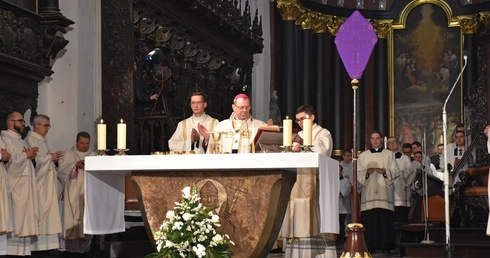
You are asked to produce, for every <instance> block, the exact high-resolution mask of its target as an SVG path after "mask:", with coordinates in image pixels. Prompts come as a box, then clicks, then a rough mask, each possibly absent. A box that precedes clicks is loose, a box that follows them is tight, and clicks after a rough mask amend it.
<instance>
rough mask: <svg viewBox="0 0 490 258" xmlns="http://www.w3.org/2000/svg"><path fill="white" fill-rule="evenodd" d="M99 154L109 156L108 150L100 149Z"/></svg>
mask: <svg viewBox="0 0 490 258" xmlns="http://www.w3.org/2000/svg"><path fill="white" fill-rule="evenodd" d="M97 156H107V150H98V153H97Z"/></svg>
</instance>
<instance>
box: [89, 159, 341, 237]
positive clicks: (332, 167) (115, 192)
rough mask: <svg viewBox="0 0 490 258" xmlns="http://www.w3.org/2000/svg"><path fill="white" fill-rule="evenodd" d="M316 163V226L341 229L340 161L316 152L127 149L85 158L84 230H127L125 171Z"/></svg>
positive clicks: (95, 232) (292, 166)
mask: <svg viewBox="0 0 490 258" xmlns="http://www.w3.org/2000/svg"><path fill="white" fill-rule="evenodd" d="M297 168H317V169H318V173H319V188H320V193H319V195H320V199H319V200H320V216H321V218H320V221H321V222H320V232H322V233H334V234H337V233H338V232H339V220H338V198H339V165H338V162H337V161H335V160H333V159H331V158H330V157H327V156H325V155H323V154H319V153H254V154H209V155H129V156H90V157H86V158H85V171H86V173H85V211H84V233H85V234H92V235H103V234H112V233H118V232H124V231H125V224H124V193H125V189H124V188H125V184H124V182H125V181H124V180H125V178H124V177H125V176H129V175H131V172H137V171H150V172H151V171H155V172H165V171H172V172H175V171H209V170H237V171H244V170H259V169H260V170H264V169H282V170H290V171H296V169H297Z"/></svg>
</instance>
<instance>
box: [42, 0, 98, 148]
mask: <svg viewBox="0 0 490 258" xmlns="http://www.w3.org/2000/svg"><path fill="white" fill-rule="evenodd" d="M99 6H100V1H99V0H91V1H77V0H65V1H60V9H61V10H62V13H63V14H64V15H65V16H66V17H69V18H70V19H72V20H73V21H74V22H75V24H73V25H72V26H70V27H69V28H68V29H67V33H66V34H65V38H66V39H67V40H69V41H70V42H69V43H68V45H67V46H66V51H61V52H60V53H59V54H58V56H57V60H56V62H55V64H54V65H53V71H54V74H53V75H52V76H51V77H47V78H45V80H44V81H43V82H42V83H40V84H39V98H38V102H39V103H38V113H40V114H46V115H48V116H49V117H50V118H51V125H52V128H51V130H50V132H49V134H48V135H47V137H48V142H49V144H50V145H51V148H52V149H54V150H58V149H61V150H66V149H69V148H71V146H73V144H74V142H75V136H76V134H77V133H78V132H79V131H87V132H88V133H90V135H91V136H92V139H95V130H94V129H95V124H94V123H95V121H96V118H97V117H98V116H100V113H101V97H100V91H101V90H100V89H101V85H100V84H101V83H100V81H101V79H100V18H99V15H98V14H100V10H99ZM94 143H95V141H92V146H95V145H94Z"/></svg>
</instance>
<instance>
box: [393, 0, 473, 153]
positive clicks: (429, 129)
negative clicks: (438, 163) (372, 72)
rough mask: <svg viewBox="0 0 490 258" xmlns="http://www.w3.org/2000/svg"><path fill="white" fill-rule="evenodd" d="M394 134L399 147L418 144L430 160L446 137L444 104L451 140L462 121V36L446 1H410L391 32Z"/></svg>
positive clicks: (448, 135)
mask: <svg viewBox="0 0 490 258" xmlns="http://www.w3.org/2000/svg"><path fill="white" fill-rule="evenodd" d="M388 37H389V43H390V48H389V57H390V58H389V60H390V61H389V70H390V76H391V78H390V80H389V81H390V122H391V123H390V133H391V135H393V136H395V137H396V138H397V139H398V141H399V142H400V145H401V144H403V143H412V142H414V141H418V142H421V143H422V146H423V150H424V151H425V152H426V154H427V155H428V156H431V155H435V154H436V150H437V145H438V144H440V143H442V142H443V138H442V111H443V104H444V102H445V101H446V98H447V97H448V95H449V92H450V90H451V88H452V87H453V85H455V84H456V87H455V89H454V91H453V93H452V95H451V96H450V98H449V101H448V102H447V105H446V113H447V119H448V120H447V122H448V127H447V129H448V131H447V138H448V139H447V142H451V139H452V138H451V137H452V135H453V133H454V129H455V128H456V125H457V124H458V123H460V121H463V120H462V80H458V82H456V78H457V77H458V75H459V73H460V71H461V67H462V63H464V62H462V60H463V59H462V57H461V55H462V46H463V43H462V40H463V34H462V31H461V29H460V27H459V22H458V21H457V20H456V19H453V18H452V12H451V9H450V7H449V6H448V5H447V3H445V2H442V1H420V0H419V1H412V2H411V3H410V4H408V5H407V7H406V8H405V9H404V10H403V12H402V15H401V16H400V23H398V24H397V23H393V30H392V32H391V33H390V34H389V36H388Z"/></svg>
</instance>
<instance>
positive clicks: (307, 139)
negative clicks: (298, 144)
mask: <svg viewBox="0 0 490 258" xmlns="http://www.w3.org/2000/svg"><path fill="white" fill-rule="evenodd" d="M312 127H313V120H311V118H310V117H309V116H306V118H305V119H303V145H304V146H311V128H312Z"/></svg>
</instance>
